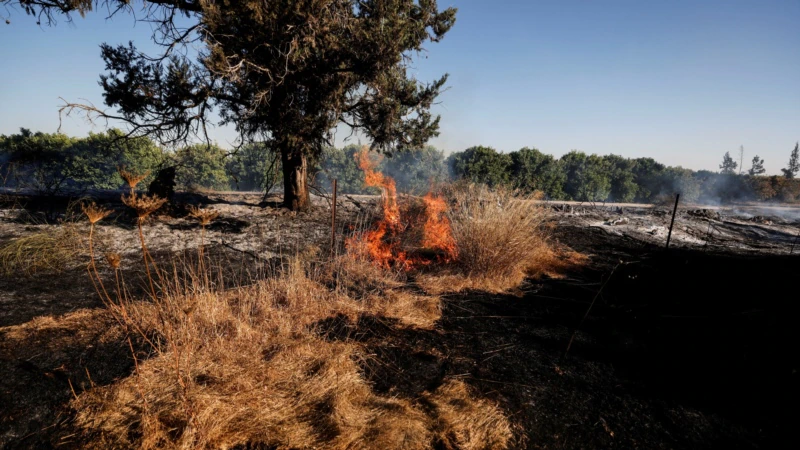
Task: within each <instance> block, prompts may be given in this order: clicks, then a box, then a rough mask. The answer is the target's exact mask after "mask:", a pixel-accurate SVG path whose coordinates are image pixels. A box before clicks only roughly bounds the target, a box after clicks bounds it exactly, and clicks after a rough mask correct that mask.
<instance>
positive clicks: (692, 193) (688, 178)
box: [653, 166, 702, 202]
mask: <svg viewBox="0 0 800 450" xmlns="http://www.w3.org/2000/svg"><path fill="white" fill-rule="evenodd" d="M662 180H663V184H662V189H661V192H663V193H665V194H667V193H669V194H672V193H677V194H681V200H682V201H684V202H696V201H697V200H698V199H699V198H700V194H701V187H702V186H701V184H700V181H699V180H698V179H697V178H696V177H695V176H694V172H693V171H692V170H691V169H684V168H683V167H680V166H678V167H667V168H666V169H664V171H663V173H662ZM653 200H655V199H653Z"/></svg>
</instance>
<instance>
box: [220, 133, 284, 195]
mask: <svg viewBox="0 0 800 450" xmlns="http://www.w3.org/2000/svg"><path fill="white" fill-rule="evenodd" d="M280 156H281V155H279V154H277V153H275V152H274V151H272V149H271V148H270V147H269V145H267V144H266V143H263V142H252V143H249V144H245V145H243V146H242V147H241V148H239V149H238V150H237V151H236V152H235V153H234V154H232V155H231V156H230V157H228V158H227V161H226V162H225V171H226V172H227V174H228V177H229V178H230V181H231V186H232V187H233V188H234V189H236V190H241V191H264V192H269V191H270V190H271V189H272V188H273V187H275V186H276V185H277V184H279V183H280V182H281V181H283V178H282V177H281V170H280V169H281V167H280Z"/></svg>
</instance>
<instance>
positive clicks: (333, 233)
mask: <svg viewBox="0 0 800 450" xmlns="http://www.w3.org/2000/svg"><path fill="white" fill-rule="evenodd" d="M334 255H336V178H334V179H333V207H332V208H331V256H334Z"/></svg>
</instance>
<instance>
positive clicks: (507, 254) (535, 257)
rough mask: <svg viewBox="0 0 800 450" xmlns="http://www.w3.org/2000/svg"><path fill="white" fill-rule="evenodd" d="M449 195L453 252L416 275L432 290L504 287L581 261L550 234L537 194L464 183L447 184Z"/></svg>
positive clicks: (494, 289) (547, 214)
mask: <svg viewBox="0 0 800 450" xmlns="http://www.w3.org/2000/svg"><path fill="white" fill-rule="evenodd" d="M447 198H448V199H449V201H450V205H451V207H450V209H449V211H448V217H449V218H450V223H451V230H452V236H453V240H454V241H455V246H456V249H457V256H456V258H455V260H454V261H453V264H452V265H450V266H449V267H444V268H443V270H442V271H441V272H439V273H433V274H425V275H423V276H421V277H420V280H419V281H420V284H421V285H422V286H423V287H424V288H425V289H426V290H428V291H430V292H434V293H442V292H457V291H461V290H464V289H476V290H483V291H488V292H503V291H507V290H509V289H512V288H515V287H517V286H519V285H520V284H521V283H522V281H523V280H524V279H525V278H528V277H538V276H542V275H548V276H558V275H559V273H561V272H562V271H563V270H564V269H566V268H569V267H571V266H575V265H579V264H581V263H582V262H583V261H584V257H583V256H582V255H579V254H578V253H575V252H573V251H571V250H569V249H566V248H563V247H560V246H559V245H558V243H556V242H554V241H553V240H552V239H551V237H550V234H549V230H550V227H549V225H548V221H549V219H550V210H549V208H547V207H546V205H543V204H541V203H539V202H538V200H539V199H540V198H541V197H540V196H539V195H538V194H534V195H521V194H520V193H518V192H516V191H514V190H510V189H504V188H497V189H489V188H488V187H486V186H483V185H474V184H468V185H457V186H451V187H450V188H449V189H448V190H447Z"/></svg>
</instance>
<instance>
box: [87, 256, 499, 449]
mask: <svg viewBox="0 0 800 450" xmlns="http://www.w3.org/2000/svg"><path fill="white" fill-rule="evenodd" d="M311 270H312V268H311V266H310V265H307V264H303V263H301V262H295V263H293V264H290V265H289V268H288V269H287V271H286V272H285V273H284V274H282V275H279V276H276V277H275V278H270V279H266V280H262V281H259V282H257V283H255V284H253V285H250V286H247V287H240V288H236V289H230V290H226V291H214V290H209V289H205V290H203V289H198V288H197V286H192V285H189V286H182V287H181V286H179V285H178V284H176V286H175V287H173V288H172V290H171V292H168V293H166V294H165V295H164V296H161V297H159V298H158V299H156V300H154V302H126V304H124V305H122V304H120V305H117V306H116V307H113V308H112V309H116V314H117V316H118V317H120V318H121V319H122V320H123V321H126V322H127V323H129V324H131V325H134V327H133V328H134V329H138V330H142V332H143V333H144V334H146V335H148V336H151V337H153V338H154V339H153V340H154V342H157V344H155V345H157V347H156V348H155V349H154V351H155V356H153V357H151V358H150V359H148V360H147V361H145V362H143V363H139V364H138V365H137V370H136V372H135V373H134V374H133V375H131V376H130V377H128V378H127V379H125V380H122V381H120V382H118V383H116V384H114V385H111V386H106V387H98V388H96V389H93V390H91V391H88V392H86V393H84V394H82V395H80V396H79V397H78V399H76V400H75V401H74V402H73V406H74V407H75V410H76V411H77V418H76V424H77V425H78V426H79V427H80V428H83V429H84V431H85V434H84V438H85V439H86V443H85V447H86V448H104V449H106V448H131V447H137V448H143V449H156V448H158V449H188V448H192V449H195V448H198V449H212V448H214V449H216V448H234V447H237V446H239V447H241V448H245V447H246V448H251V447H256V446H263V447H265V448H281V449H289V448H329V449H369V448H381V447H383V448H408V449H427V448H432V447H433V446H434V444H435V443H436V442H437V441H444V442H449V443H450V444H451V446H450V447H448V448H464V449H472V448H475V449H477V448H492V449H493V448H503V445H504V443H508V442H510V438H511V431H510V428H509V427H508V424H507V423H506V422H504V419H503V418H502V414H501V412H500V410H499V409H498V408H497V407H496V406H495V405H493V404H491V403H489V402H487V401H484V400H475V399H474V398H472V397H471V396H470V395H468V393H467V391H466V390H465V388H464V387H463V386H461V387H459V385H457V384H454V385H452V386H451V384H448V385H446V387H443V388H440V389H439V390H437V391H436V392H434V393H432V394H430V396H429V397H428V398H427V403H428V404H433V405H435V410H436V413H435V414H434V413H432V412H431V411H430V409H431V408H429V407H423V406H422V405H421V404H419V403H417V402H416V401H415V400H413V399H402V398H397V397H394V396H391V397H383V396H379V395H376V394H375V393H374V392H373V391H372V389H371V387H370V385H369V384H368V383H367V382H366V381H365V380H364V378H363V377H362V375H361V370H360V366H359V361H360V360H361V359H363V358H366V356H365V352H364V351H363V349H362V348H361V346H360V345H359V344H357V343H355V342H353V341H350V340H348V339H346V337H339V338H336V337H332V336H331V335H330V332H331V330H328V328H330V327H334V328H335V324H334V325H331V322H332V321H333V322H336V321H337V320H342V319H345V320H347V321H349V322H350V323H356V322H357V320H358V317H359V316H361V315H364V314H369V315H381V314H383V313H384V312H385V311H393V310H394V311H395V312H396V313H397V314H398V315H401V314H402V311H403V310H406V309H408V308H416V307H417V306H416V302H418V301H420V300H419V299H414V296H413V295H409V296H403V295H382V296H380V299H377V298H371V297H377V296H374V295H373V296H371V297H365V298H353V297H350V296H348V295H346V294H345V291H344V290H343V289H336V288H333V289H332V288H331V286H330V285H329V284H328V283H329V282H330V281H331V280H330V278H327V279H325V277H329V275H326V276H325V277H323V280H321V281H323V282H318V281H316V280H314V279H312V278H311V277H310V276H309V271H311ZM351 270H355V269H352V268H351ZM321 272H324V270H323V271H321ZM373 275H374V274H371V273H367V274H365V275H364V276H366V277H370V276H373ZM340 279H341V278H340ZM388 284H391V283H389V282H387V285H388ZM428 299H430V297H428ZM122 309H124V314H122V313H121V311H122ZM423 309H424V308H423ZM424 315H425V314H423V316H424ZM408 321H409V322H415V321H416V322H424V320H420V319H419V317H416V316H414V315H413V314H412V317H411V318H410V319H408ZM326 324H327V325H326Z"/></svg>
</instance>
